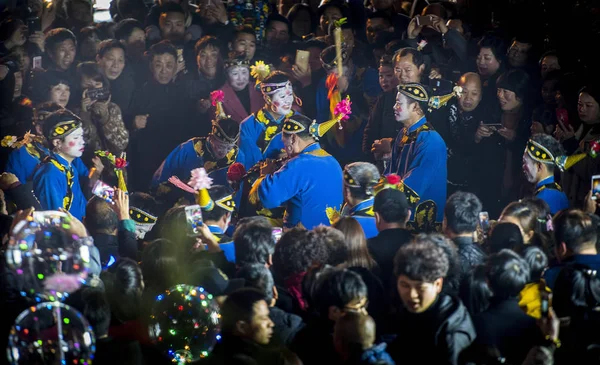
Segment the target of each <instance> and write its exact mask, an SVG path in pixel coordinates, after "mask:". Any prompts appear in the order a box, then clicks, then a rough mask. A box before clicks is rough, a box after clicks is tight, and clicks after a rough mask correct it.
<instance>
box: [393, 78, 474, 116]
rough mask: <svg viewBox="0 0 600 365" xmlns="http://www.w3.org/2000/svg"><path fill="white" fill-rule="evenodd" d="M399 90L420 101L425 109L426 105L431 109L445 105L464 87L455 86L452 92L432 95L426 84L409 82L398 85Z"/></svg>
mask: <svg viewBox="0 0 600 365" xmlns="http://www.w3.org/2000/svg"><path fill="white" fill-rule="evenodd" d="M398 92H399V93H401V94H403V95H405V96H406V97H408V98H409V99H413V100H416V101H418V102H419V104H420V105H421V108H422V109H423V111H425V106H426V107H427V109H428V111H431V110H433V109H439V108H441V107H443V106H444V105H446V104H447V103H448V101H450V99H452V98H453V97H455V96H460V94H461V93H462V87H460V86H455V87H454V89H453V90H452V92H451V93H450V94H446V95H431V93H430V92H429V91H428V90H427V88H426V87H425V86H424V85H422V84H419V83H409V84H401V85H398Z"/></svg>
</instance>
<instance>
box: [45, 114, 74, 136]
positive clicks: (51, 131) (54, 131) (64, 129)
mask: <svg viewBox="0 0 600 365" xmlns="http://www.w3.org/2000/svg"><path fill="white" fill-rule="evenodd" d="M80 127H81V119H79V117H78V116H76V115H75V114H73V113H71V112H70V111H68V110H66V109H62V110H59V111H56V112H54V113H52V114H50V115H49V116H48V117H47V118H46V119H45V121H44V127H43V129H44V136H45V137H46V138H47V139H48V140H49V141H51V140H53V139H57V138H65V137H66V136H68V135H69V134H71V133H73V131H75V130H76V129H77V128H80Z"/></svg>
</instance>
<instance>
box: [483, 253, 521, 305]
mask: <svg viewBox="0 0 600 365" xmlns="http://www.w3.org/2000/svg"><path fill="white" fill-rule="evenodd" d="M485 266H486V277H487V280H488V285H489V286H490V289H491V290H492V293H493V296H494V298H496V299H511V298H516V297H517V296H518V295H519V293H520V292H521V290H523V288H524V287H525V285H526V284H527V283H529V280H530V277H531V276H530V273H529V271H530V270H529V265H527V262H526V261H525V260H523V259H522V258H521V257H520V256H519V255H518V254H517V253H516V252H514V251H512V250H508V249H504V250H501V251H500V252H498V253H496V254H493V255H491V256H490V257H488V259H487V262H486V265H485Z"/></svg>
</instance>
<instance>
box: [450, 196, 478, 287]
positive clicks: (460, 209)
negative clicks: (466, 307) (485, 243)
mask: <svg viewBox="0 0 600 365" xmlns="http://www.w3.org/2000/svg"><path fill="white" fill-rule="evenodd" d="M480 212H481V202H480V201H479V199H478V198H477V196H475V194H472V193H465V192H462V191H457V192H456V193H454V194H452V195H450V197H449V198H448V200H447V201H446V206H445V207H444V222H443V226H442V227H443V231H444V234H445V235H446V237H448V238H450V239H451V240H452V241H453V242H454V244H456V248H457V251H458V259H459V261H460V262H459V264H460V280H461V282H462V280H464V279H465V278H466V277H467V276H468V275H469V274H470V273H471V272H472V271H473V268H474V267H475V266H477V265H481V264H483V260H484V259H485V254H484V253H483V251H482V250H481V249H480V248H479V245H478V244H477V243H476V242H475V240H474V238H473V236H474V234H475V230H476V229H477V224H478V222H479V213H480Z"/></svg>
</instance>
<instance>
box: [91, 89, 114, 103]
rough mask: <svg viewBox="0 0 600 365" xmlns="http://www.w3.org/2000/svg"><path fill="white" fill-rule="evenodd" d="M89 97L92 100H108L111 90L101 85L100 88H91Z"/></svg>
mask: <svg viewBox="0 0 600 365" xmlns="http://www.w3.org/2000/svg"><path fill="white" fill-rule="evenodd" d="M87 97H88V98H90V99H92V100H97V101H107V100H108V98H109V97H110V91H109V90H108V89H107V88H105V87H101V88H98V89H89V90H88V91H87Z"/></svg>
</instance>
